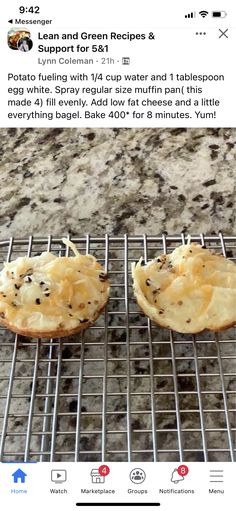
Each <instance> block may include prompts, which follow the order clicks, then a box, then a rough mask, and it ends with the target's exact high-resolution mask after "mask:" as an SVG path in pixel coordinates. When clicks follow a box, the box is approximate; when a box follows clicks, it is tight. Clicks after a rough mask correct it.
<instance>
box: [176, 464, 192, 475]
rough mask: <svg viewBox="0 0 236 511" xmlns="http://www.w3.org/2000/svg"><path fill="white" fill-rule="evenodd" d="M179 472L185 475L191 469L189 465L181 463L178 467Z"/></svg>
mask: <svg viewBox="0 0 236 511" xmlns="http://www.w3.org/2000/svg"><path fill="white" fill-rule="evenodd" d="M177 472H178V474H179V476H182V477H185V476H186V475H187V474H188V473H189V469H188V467H187V465H180V466H179V467H178V468H177Z"/></svg>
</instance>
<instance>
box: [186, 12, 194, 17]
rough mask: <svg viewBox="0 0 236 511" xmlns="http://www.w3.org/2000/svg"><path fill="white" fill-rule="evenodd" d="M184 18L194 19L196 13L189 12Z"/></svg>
mask: <svg viewBox="0 0 236 511" xmlns="http://www.w3.org/2000/svg"><path fill="white" fill-rule="evenodd" d="M185 18H196V12H190V13H189V14H185Z"/></svg>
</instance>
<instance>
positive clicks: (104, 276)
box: [99, 272, 108, 282]
mask: <svg viewBox="0 0 236 511" xmlns="http://www.w3.org/2000/svg"><path fill="white" fill-rule="evenodd" d="M107 278H108V275H107V274H106V273H103V272H102V273H99V280H100V281H101V282H106V280H107Z"/></svg>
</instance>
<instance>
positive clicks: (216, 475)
mask: <svg viewBox="0 0 236 511" xmlns="http://www.w3.org/2000/svg"><path fill="white" fill-rule="evenodd" d="M209 475H210V483H223V482H224V470H221V469H210V471H209Z"/></svg>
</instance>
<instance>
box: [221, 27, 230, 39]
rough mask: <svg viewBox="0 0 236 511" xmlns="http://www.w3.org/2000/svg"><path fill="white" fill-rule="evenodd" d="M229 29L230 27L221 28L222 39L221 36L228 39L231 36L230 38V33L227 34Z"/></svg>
mask: <svg viewBox="0 0 236 511" xmlns="http://www.w3.org/2000/svg"><path fill="white" fill-rule="evenodd" d="M228 30H229V29H228V28H226V30H221V29H220V28H219V32H220V35H219V39H220V38H221V37H226V39H229V38H228V35H227V32H228Z"/></svg>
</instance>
